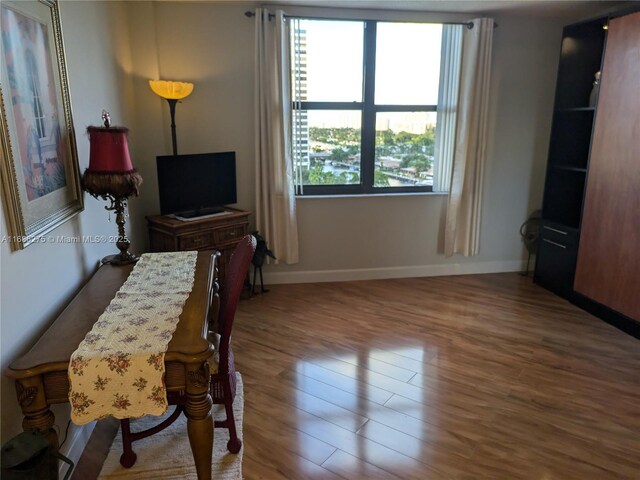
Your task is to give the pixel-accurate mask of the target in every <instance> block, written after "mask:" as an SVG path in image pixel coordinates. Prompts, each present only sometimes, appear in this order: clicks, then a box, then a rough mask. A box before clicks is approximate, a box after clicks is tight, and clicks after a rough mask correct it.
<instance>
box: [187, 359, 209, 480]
mask: <svg viewBox="0 0 640 480" xmlns="http://www.w3.org/2000/svg"><path fill="white" fill-rule="evenodd" d="M186 367H187V403H186V406H185V409H186V415H187V419H188V420H187V432H188V433H189V444H190V445H191V451H192V452H193V460H194V461H195V464H196V472H197V473H198V480H205V479H206V480H210V479H211V456H212V453H213V418H212V417H211V407H212V401H211V395H210V394H209V382H210V381H211V377H210V375H209V364H208V363H207V362H204V363H203V364H188V365H187V366H186Z"/></svg>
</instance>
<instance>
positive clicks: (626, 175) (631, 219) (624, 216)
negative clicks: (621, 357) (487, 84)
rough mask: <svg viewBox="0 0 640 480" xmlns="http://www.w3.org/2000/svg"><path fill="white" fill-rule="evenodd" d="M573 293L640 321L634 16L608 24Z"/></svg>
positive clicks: (638, 22)
mask: <svg viewBox="0 0 640 480" xmlns="http://www.w3.org/2000/svg"><path fill="white" fill-rule="evenodd" d="M574 288H575V290H576V291H578V292H580V293H582V294H583V295H586V296H587V297H589V298H591V299H593V300H595V301H597V302H599V303H601V304H603V305H606V306H608V307H609V308H612V309H613V310H616V311H618V312H620V313H622V314H623V315H626V316H628V317H631V318H633V319H634V320H638V321H640V12H638V13H634V14H630V15H627V16H624V17H620V18H616V19H613V20H611V21H610V22H609V32H608V38H607V44H606V52H605V57H604V66H603V69H602V83H601V85H600V98H599V101H598V111H597V115H596V120H595V127H594V133H593V140H592V144H591V159H590V162H589V177H588V179H587V187H586V194H585V202H584V210H583V216H582V226H581V233H580V247H579V250H578V264H577V268H576V276H575V282H574Z"/></svg>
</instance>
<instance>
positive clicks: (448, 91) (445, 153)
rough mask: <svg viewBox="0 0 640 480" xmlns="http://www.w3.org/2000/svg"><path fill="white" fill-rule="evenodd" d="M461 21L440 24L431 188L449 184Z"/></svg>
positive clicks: (445, 188)
mask: <svg viewBox="0 0 640 480" xmlns="http://www.w3.org/2000/svg"><path fill="white" fill-rule="evenodd" d="M464 28H465V27H464V26H463V25H443V26H442V47H441V49H440V50H441V51H440V59H441V60H440V89H439V90H438V112H437V115H438V117H437V121H436V148H435V152H434V153H435V161H434V162H433V191H434V192H448V191H449V188H450V187H451V165H452V164H453V151H454V141H455V136H456V120H457V118H458V93H459V91H460V61H461V60H462V35H463V29H464Z"/></svg>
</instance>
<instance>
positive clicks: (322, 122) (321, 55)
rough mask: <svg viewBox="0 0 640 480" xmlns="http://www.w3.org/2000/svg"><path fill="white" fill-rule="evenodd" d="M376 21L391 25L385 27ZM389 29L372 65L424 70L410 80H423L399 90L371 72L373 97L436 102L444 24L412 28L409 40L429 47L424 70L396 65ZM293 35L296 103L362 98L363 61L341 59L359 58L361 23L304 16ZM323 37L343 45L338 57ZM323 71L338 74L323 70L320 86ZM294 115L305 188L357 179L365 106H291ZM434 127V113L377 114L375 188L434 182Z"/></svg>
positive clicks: (380, 37)
mask: <svg viewBox="0 0 640 480" xmlns="http://www.w3.org/2000/svg"><path fill="white" fill-rule="evenodd" d="M380 26H384V27H388V28H386V30H385V29H384V28H380ZM394 27H396V25H394V24H379V29H378V43H379V44H381V46H380V47H379V50H378V52H377V63H378V64H384V63H385V62H386V63H387V64H388V65H387V67H388V68H387V71H388V70H389V68H393V69H394V70H393V71H396V72H398V71H399V70H400V72H399V73H404V72H402V70H403V69H404V70H407V69H408V70H411V69H413V70H416V69H422V70H421V71H419V72H417V74H416V75H413V76H412V78H413V77H415V76H418V77H419V78H420V79H421V81H423V82H424V83H423V84H421V85H418V86H416V85H414V84H411V85H405V88H404V89H403V88H398V83H399V81H398V80H397V79H394V78H393V77H390V76H386V77H385V76H380V77H379V78H378V75H376V101H378V99H382V100H386V102H384V101H383V102H382V103H383V104H388V103H391V101H393V103H394V104H401V105H407V104H431V105H433V104H436V103H437V95H438V80H439V78H438V77H439V56H440V35H441V27H440V26H434V25H424V24H423V25H416V28H415V29H414V31H413V32H412V31H409V34H410V35H413V37H412V39H411V40H412V42H413V43H416V42H427V43H428V44H430V45H432V46H433V48H432V49H431V50H432V52H431V54H432V57H433V58H432V59H431V60H432V63H431V65H432V68H431V69H430V70H429V71H426V70H424V65H417V66H416V65H407V62H406V59H404V58H402V59H401V61H400V63H398V59H397V58H395V57H397V56H398V55H394V53H393V52H394V47H395V46H396V43H397V39H396V37H397V35H398V32H397V31H396V30H394ZM406 27H407V26H406V24H405V25H403V30H402V33H403V35H405V36H406V35H407V34H406V32H407V28H406ZM293 32H294V34H293V39H292V50H293V52H294V57H293V58H294V67H295V68H294V69H293V70H294V74H293V85H294V92H295V97H296V98H295V100H296V101H322V102H327V101H329V102H331V101H342V102H345V101H352V102H361V101H362V66H361V64H360V65H358V63H357V62H356V63H355V65H354V63H353V62H345V57H348V56H351V57H352V58H353V57H355V58H356V60H358V61H359V62H361V61H362V60H361V59H362V51H361V50H362V45H361V44H362V40H361V39H362V22H330V21H329V22H328V21H309V20H307V21H305V20H303V21H302V22H299V23H298V24H296V26H295V29H294V30H293ZM427 37H428V38H427ZM326 38H331V39H332V41H333V42H340V45H344V47H341V49H340V50H339V51H341V52H342V55H337V54H336V53H335V52H336V50H332V45H331V43H330V41H323V39H326ZM400 40H401V41H402V40H407V39H406V38H404V39H400ZM358 41H359V42H360V43H358ZM406 44H407V43H404V45H406ZM385 47H386V49H385ZM358 49H359V50H358ZM347 60H348V59H347ZM341 62H342V63H341ZM394 62H395V63H394ZM413 63H414V64H415V63H416V62H413ZM434 65H435V67H434ZM354 67H355V68H354ZM327 69H332V70H334V71H335V70H336V69H339V70H340V75H339V76H337V75H334V76H331V77H326V75H325V77H326V80H325V81H324V83H320V82H318V81H317V80H318V78H319V77H321V76H322V75H323V74H324V73H323V72H325V71H326V70H327ZM409 73H410V74H414V73H416V72H409ZM337 79H338V80H339V81H340V82H341V84H342V82H344V83H343V84H344V88H341V87H340V84H336V83H335V82H336V80H337ZM314 82H315V84H314ZM358 82H359V85H358ZM327 84H332V89H329V88H327ZM394 86H395V89H394V88H393V87H394ZM357 87H359V89H358V88H357ZM400 87H402V85H400ZM407 89H408V90H410V91H409V92H407ZM412 92H414V93H413V94H412ZM416 92H417V93H416ZM407 93H408V94H409V95H407ZM293 120H294V126H293V132H294V154H295V162H296V166H297V168H298V172H299V181H300V183H302V185H349V184H358V183H360V173H361V172H360V165H361V140H362V128H361V124H362V110H360V109H357V110H337V109H336V110H327V109H317V110H316V109H309V110H303V109H298V110H294V119H293ZM435 131H436V113H435V112H426V111H416V112H406V111H398V112H386V111H385V112H377V114H376V118H375V158H374V186H375V187H396V186H425V185H432V184H433V162H434V149H435Z"/></svg>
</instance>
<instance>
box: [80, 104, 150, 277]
mask: <svg viewBox="0 0 640 480" xmlns="http://www.w3.org/2000/svg"><path fill="white" fill-rule="evenodd" d="M108 117H109V115H108V114H107V113H106V112H105V113H103V119H104V120H105V126H104V127H93V126H91V127H88V128H87V133H88V134H89V142H90V144H91V145H90V151H89V167H88V168H87V169H86V170H85V172H84V174H83V175H82V182H81V183H82V189H83V190H85V191H86V192H88V193H89V194H90V195H91V196H93V197H95V198H101V199H102V200H109V201H110V202H111V203H110V205H107V206H105V209H106V210H109V211H114V212H115V214H116V224H117V225H118V241H117V242H116V246H117V247H118V249H119V250H120V253H119V254H117V255H110V256H107V257H105V258H103V259H102V262H103V263H112V264H115V265H126V264H129V263H133V262H135V261H137V260H138V257H136V256H135V255H132V254H131V253H129V251H128V250H129V246H130V245H131V243H130V242H129V239H128V238H127V235H126V233H125V229H124V225H125V222H126V208H127V199H128V198H129V197H131V196H135V197H137V196H138V193H139V188H140V185H141V184H142V177H141V176H140V175H139V174H138V172H137V171H136V169H135V168H133V164H132V163H131V157H130V155H129V143H128V133H129V130H128V129H127V128H124V127H111V126H110V121H109V118H108Z"/></svg>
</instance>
